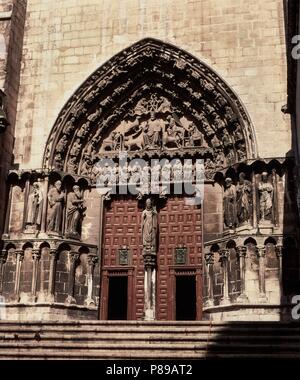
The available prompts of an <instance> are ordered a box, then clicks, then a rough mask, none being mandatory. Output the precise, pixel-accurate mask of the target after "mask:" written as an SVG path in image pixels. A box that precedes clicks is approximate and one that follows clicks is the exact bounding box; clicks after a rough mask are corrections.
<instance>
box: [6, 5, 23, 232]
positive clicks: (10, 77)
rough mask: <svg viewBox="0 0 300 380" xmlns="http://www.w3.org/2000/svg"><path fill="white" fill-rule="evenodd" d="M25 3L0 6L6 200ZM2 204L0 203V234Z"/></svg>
mask: <svg viewBox="0 0 300 380" xmlns="http://www.w3.org/2000/svg"><path fill="white" fill-rule="evenodd" d="M26 3H27V1H26V0H10V1H9V0H4V1H3V2H2V3H1V4H0V89H1V90H3V91H4V94H5V98H4V109H5V111H6V114H7V119H8V122H9V126H8V128H7V130H6V132H5V133H4V134H2V135H1V136H0V193H1V194H2V195H1V200H4V199H5V198H6V188H5V180H6V176H7V171H8V169H10V168H11V165H12V163H13V156H12V154H13V147H14V141H15V132H14V129H15V121H16V113H17V102H18V93H19V84H20V70H21V56H22V48H23V35H24V23H25V15H26ZM4 209H5V202H3V201H2V202H0V232H2V228H3V222H4Z"/></svg>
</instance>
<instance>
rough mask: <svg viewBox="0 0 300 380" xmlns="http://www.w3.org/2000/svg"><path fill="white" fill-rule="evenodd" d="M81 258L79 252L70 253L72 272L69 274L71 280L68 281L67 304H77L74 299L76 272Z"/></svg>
mask: <svg viewBox="0 0 300 380" xmlns="http://www.w3.org/2000/svg"><path fill="white" fill-rule="evenodd" d="M79 257H80V254H79V253H78V252H70V253H69V258H70V272H69V279H68V296H67V298H66V301H65V302H66V303H67V304H75V303H76V299H75V298H74V285H75V270H76V264H77V261H78V259H79Z"/></svg>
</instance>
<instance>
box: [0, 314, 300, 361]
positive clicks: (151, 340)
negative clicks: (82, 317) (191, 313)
mask: <svg viewBox="0 0 300 380" xmlns="http://www.w3.org/2000/svg"><path fill="white" fill-rule="evenodd" d="M215 357H219V358H278V357H282V358H299V359H300V323H285V322H226V323H217V322H206V321H202V322H173V321H172V322H158V321H157V322H136V321H92V322H91V321H69V322H56V321H53V322H13V321H12V322H7V321H1V322H0V359H178V360H179V359H205V358H215Z"/></svg>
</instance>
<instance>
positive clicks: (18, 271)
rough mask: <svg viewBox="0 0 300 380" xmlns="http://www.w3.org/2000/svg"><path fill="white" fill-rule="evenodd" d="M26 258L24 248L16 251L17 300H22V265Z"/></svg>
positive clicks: (15, 290)
mask: <svg viewBox="0 0 300 380" xmlns="http://www.w3.org/2000/svg"><path fill="white" fill-rule="evenodd" d="M23 260H24V252H23V251H22V250H20V251H16V277H15V289H14V292H15V301H16V302H19V301H20V279H21V265H22V261H23Z"/></svg>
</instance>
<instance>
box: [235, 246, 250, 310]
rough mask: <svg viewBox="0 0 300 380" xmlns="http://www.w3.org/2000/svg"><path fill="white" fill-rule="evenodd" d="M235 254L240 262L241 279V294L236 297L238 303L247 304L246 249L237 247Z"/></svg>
mask: <svg viewBox="0 0 300 380" xmlns="http://www.w3.org/2000/svg"><path fill="white" fill-rule="evenodd" d="M237 254H238V257H239V262H240V277H241V294H240V295H239V296H238V297H237V300H236V301H237V302H238V303H247V302H249V298H248V297H247V293H246V257H247V247H245V246H240V247H237Z"/></svg>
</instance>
